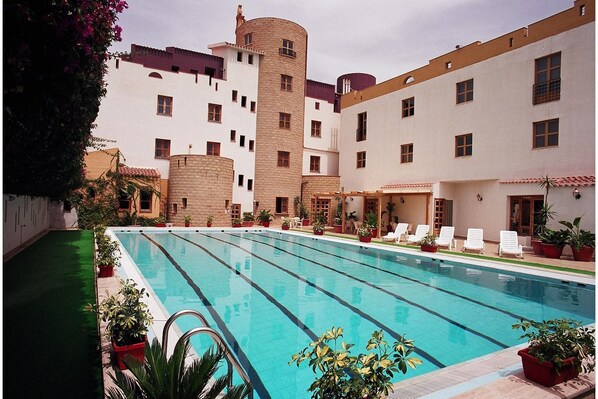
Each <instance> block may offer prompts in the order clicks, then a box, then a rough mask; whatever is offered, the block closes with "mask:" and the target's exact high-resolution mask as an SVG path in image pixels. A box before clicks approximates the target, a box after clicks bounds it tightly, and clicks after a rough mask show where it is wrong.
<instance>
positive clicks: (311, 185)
mask: <svg viewBox="0 0 598 399" xmlns="http://www.w3.org/2000/svg"><path fill="white" fill-rule="evenodd" d="M340 184H341V178H340V176H303V201H304V202H305V205H307V209H308V211H309V214H310V219H311V217H312V216H313V214H314V211H315V209H314V201H312V200H314V198H315V196H314V195H315V194H317V193H329V192H337V191H339V190H340ZM318 199H319V200H330V212H329V214H328V224H332V222H333V220H332V218H333V217H334V211H335V210H336V200H335V197H334V196H321V197H318Z"/></svg>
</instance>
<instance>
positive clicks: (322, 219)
mask: <svg viewBox="0 0 598 399" xmlns="http://www.w3.org/2000/svg"><path fill="white" fill-rule="evenodd" d="M327 222H328V218H327V217H326V214H325V213H324V211H320V212H316V213H314V224H316V223H318V224H321V225H326V223H327Z"/></svg>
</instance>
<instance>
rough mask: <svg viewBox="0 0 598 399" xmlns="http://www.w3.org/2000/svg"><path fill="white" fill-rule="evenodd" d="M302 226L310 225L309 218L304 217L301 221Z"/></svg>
mask: <svg viewBox="0 0 598 399" xmlns="http://www.w3.org/2000/svg"><path fill="white" fill-rule="evenodd" d="M301 226H309V219H303V220H302V221H301Z"/></svg>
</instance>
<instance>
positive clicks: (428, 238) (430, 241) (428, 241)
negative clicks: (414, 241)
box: [418, 233, 438, 247]
mask: <svg viewBox="0 0 598 399" xmlns="http://www.w3.org/2000/svg"><path fill="white" fill-rule="evenodd" d="M437 238H438V237H437V236H436V235H435V234H432V233H428V234H426V235H425V236H423V237H422V239H421V240H419V242H418V244H419V245H428V246H431V247H434V246H436V239H437Z"/></svg>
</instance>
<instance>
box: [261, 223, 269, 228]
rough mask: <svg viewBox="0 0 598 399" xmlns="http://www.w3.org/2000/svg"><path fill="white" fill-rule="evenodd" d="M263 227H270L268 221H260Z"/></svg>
mask: <svg viewBox="0 0 598 399" xmlns="http://www.w3.org/2000/svg"><path fill="white" fill-rule="evenodd" d="M262 226H263V227H270V222H262Z"/></svg>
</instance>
